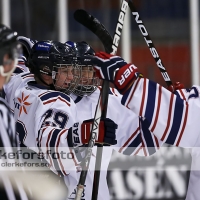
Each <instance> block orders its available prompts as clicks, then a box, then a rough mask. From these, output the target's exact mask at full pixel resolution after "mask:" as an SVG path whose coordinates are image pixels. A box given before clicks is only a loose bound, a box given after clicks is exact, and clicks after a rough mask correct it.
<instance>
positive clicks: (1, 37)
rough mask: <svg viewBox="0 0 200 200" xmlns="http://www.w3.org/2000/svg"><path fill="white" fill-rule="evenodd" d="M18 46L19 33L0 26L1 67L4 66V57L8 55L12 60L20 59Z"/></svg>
mask: <svg viewBox="0 0 200 200" xmlns="http://www.w3.org/2000/svg"><path fill="white" fill-rule="evenodd" d="M17 46H18V42H17V32H15V31H12V30H11V29H10V28H8V27H7V26H5V25H3V24H0V65H3V57H4V55H5V54H8V55H9V58H11V59H15V58H17V57H18V54H17V53H18V51H17Z"/></svg>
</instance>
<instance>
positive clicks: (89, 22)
mask: <svg viewBox="0 0 200 200" xmlns="http://www.w3.org/2000/svg"><path fill="white" fill-rule="evenodd" d="M127 6H128V4H127V2H126V1H123V2H122V6H121V10H120V16H119V19H118V23H117V24H118V26H117V28H116V33H115V35H114V38H115V39H114V40H113V42H112V37H111V36H110V34H109V32H108V31H107V30H106V28H105V27H104V26H103V25H102V24H101V23H100V22H99V21H98V20H97V19H96V18H94V17H93V16H92V15H90V14H88V13H87V12H86V11H84V10H79V11H76V12H75V15H74V17H75V19H76V20H77V21H78V22H79V23H81V24H83V25H84V26H86V27H87V28H88V29H89V30H91V31H92V32H93V33H95V34H96V35H97V36H98V38H99V39H100V40H101V41H102V43H103V45H104V48H105V50H106V52H107V53H110V52H111V49H112V50H113V52H116V50H117V47H118V44H119V39H120V35H121V31H122V26H123V20H124V16H125V12H126V9H127ZM119 24H120V26H119ZM119 27H120V28H119ZM116 38H117V40H116ZM112 44H113V45H112ZM111 45H112V48H111ZM113 47H114V48H113ZM108 90H109V82H107V81H104V82H103V87H102V91H101V94H100V96H99V100H98V104H97V108H96V111H95V117H94V123H93V126H92V131H91V138H90V142H89V144H88V152H87V153H86V157H85V164H86V166H87V167H88V166H89V162H90V157H91V153H92V147H93V146H94V142H95V138H94V137H93V136H94V134H98V133H94V131H98V130H97V129H98V124H99V122H100V117H101V116H102V117H106V112H107V103H108ZM100 104H102V106H101V108H100ZM101 113H102V114H101ZM93 129H95V130H93ZM93 133H94V134H93ZM95 136H96V135H95ZM87 155H88V156H87ZM96 157H97V158H98V159H96V166H95V169H97V170H96V174H95V177H94V182H93V183H94V184H93V192H92V200H95V199H97V197H98V186H99V178H100V168H101V159H102V147H98V149H97V156H96ZM87 167H86V168H85V170H86V171H85V170H83V171H82V172H81V176H80V179H79V184H78V187H77V193H76V199H80V198H81V195H82V191H83V188H84V183H85V179H86V175H87Z"/></svg>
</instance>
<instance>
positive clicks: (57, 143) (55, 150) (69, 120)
mask: <svg viewBox="0 0 200 200" xmlns="http://www.w3.org/2000/svg"><path fill="white" fill-rule="evenodd" d="M62 107H64V106H62ZM65 107H66V106H65ZM71 107H72V105H71ZM74 113H75V112H74V111H73V110H72V109H70V110H69V109H68V112H67V108H66V109H65V112H64V111H63V110H62V111H61V110H58V109H49V110H47V111H46V112H45V113H44V114H43V117H42V118H41V119H42V120H41V122H40V123H39V124H41V125H40V128H39V130H38V137H37V146H38V147H39V149H40V151H41V152H42V153H43V154H44V155H46V156H45V159H46V160H47V161H48V163H49V164H50V167H51V169H52V170H53V171H54V172H55V173H57V174H59V175H60V176H65V175H67V174H69V173H70V171H76V170H75V169H74V167H75V166H77V165H78V164H79V163H80V162H81V160H80V158H79V157H78V156H79V154H76V151H74V148H76V149H78V147H80V146H81V147H82V146H84V145H86V144H88V142H89V139H90V130H91V125H92V122H93V119H91V120H86V121H83V122H76V123H73V122H74V121H75V117H74ZM71 124H72V125H71ZM116 129H117V125H116V124H115V123H114V122H113V121H112V120H110V119H108V118H106V119H101V121H100V129H99V137H98V138H97V139H96V143H103V144H104V145H114V144H116V143H117V142H116V135H115V131H116ZM55 155H57V156H55Z"/></svg>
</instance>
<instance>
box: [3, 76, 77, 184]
mask: <svg viewBox="0 0 200 200" xmlns="http://www.w3.org/2000/svg"><path fill="white" fill-rule="evenodd" d="M4 91H5V94H6V100H7V101H8V103H9V106H10V109H11V110H12V111H13V113H14V118H15V123H16V131H17V134H18V135H19V140H20V144H21V146H22V147H23V146H25V147H28V148H29V149H31V150H33V151H35V152H37V153H43V157H44V158H45V159H46V160H47V161H48V163H49V164H50V168H51V169H52V170H53V171H54V172H55V173H57V174H58V175H61V176H63V175H64V176H67V175H69V174H70V176H71V175H72V176H73V177H75V182H77V181H78V180H77V179H76V168H75V165H74V161H73V159H71V158H70V159H67V155H69V154H71V153H70V149H69V148H68V143H67V139H66V138H67V133H68V129H69V128H70V127H71V126H72V125H73V124H74V123H75V122H77V120H76V115H77V113H76V105H75V104H74V102H73V100H71V99H70V97H69V96H67V95H66V94H64V93H61V92H58V91H52V90H47V89H46V88H45V87H43V86H40V85H38V84H36V82H35V80H34V77H33V74H30V73H29V72H28V73H27V72H25V73H21V74H18V75H13V76H12V78H11V80H10V82H9V83H8V84H7V85H6V86H5V87H4ZM41 151H42V152H41ZM62 152H64V153H65V154H64V155H66V156H65V157H64V158H60V157H58V158H54V157H55V156H54V155H59V154H60V155H63V154H62ZM73 173H74V174H75V175H73ZM75 186H76V183H75ZM75 186H74V187H75Z"/></svg>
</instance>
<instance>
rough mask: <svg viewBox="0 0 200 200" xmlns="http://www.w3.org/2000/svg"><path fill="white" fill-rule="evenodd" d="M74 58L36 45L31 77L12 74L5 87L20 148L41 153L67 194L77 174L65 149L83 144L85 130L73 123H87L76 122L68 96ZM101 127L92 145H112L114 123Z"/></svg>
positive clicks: (53, 45)
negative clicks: (23, 147)
mask: <svg viewBox="0 0 200 200" xmlns="http://www.w3.org/2000/svg"><path fill="white" fill-rule="evenodd" d="M74 58H75V56H74V50H73V49H72V48H70V47H68V46H66V45H64V44H62V43H59V42H54V41H40V42H37V43H36V44H34V46H33V47H32V49H31V53H30V56H29V59H28V62H27V65H28V67H29V69H30V72H31V73H27V72H25V73H20V74H16V75H14V76H13V77H12V79H11V82H10V83H9V84H8V85H7V86H6V87H4V90H5V94H6V99H7V100H8V102H9V106H10V108H11V109H12V110H13V112H14V116H15V121H16V128H17V134H19V138H20V143H21V146H26V147H28V148H29V149H32V150H33V151H35V152H37V153H42V158H45V159H46V160H47V162H48V163H49V167H50V168H51V169H52V171H54V172H55V173H56V174H58V175H60V176H64V179H65V182H66V183H67V185H68V191H69V194H71V193H72V191H73V190H74V188H75V187H76V185H77V183H78V180H79V175H80V173H78V172H77V170H79V169H80V166H79V163H78V162H77V160H78V159H77V158H74V157H73V156H71V155H72V152H71V151H72V150H71V148H69V146H70V147H71V146H73V145H74V144H75V143H76V145H77V146H81V145H83V144H85V143H88V140H89V136H90V131H89V129H86V130H85V129H83V128H82V130H77V128H76V126H77V124H78V123H76V122H77V121H79V124H80V126H81V127H84V126H86V127H87V126H88V125H90V124H91V122H90V123H88V122H83V123H82V121H80V120H78V117H77V116H78V114H77V109H76V105H75V103H74V102H73V100H72V99H71V98H70V97H69V96H68V95H67V94H69V93H70V92H73V90H74V88H75V86H76V85H77V83H78V81H79V74H80V73H79V72H78V71H79V70H78V68H76V67H74V66H72V64H71V63H73V62H74V60H73V59H74ZM63 92H64V93H63ZM91 118H93V116H90V117H89V119H91ZM90 121H92V120H90ZM101 124H102V126H101V127H102V128H103V129H100V133H101V134H103V135H104V137H101V138H98V139H97V142H101V143H107V144H110V145H113V144H116V140H115V130H116V124H115V123H114V122H113V121H112V120H109V119H102V120H101ZM70 127H73V130H72V128H70ZM68 130H70V131H68ZM104 130H105V131H104ZM72 131H73V132H72ZM103 135H102V136H103ZM68 144H69V145H68ZM55 155H56V156H55ZM88 181H90V179H88ZM88 181H87V182H88Z"/></svg>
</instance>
